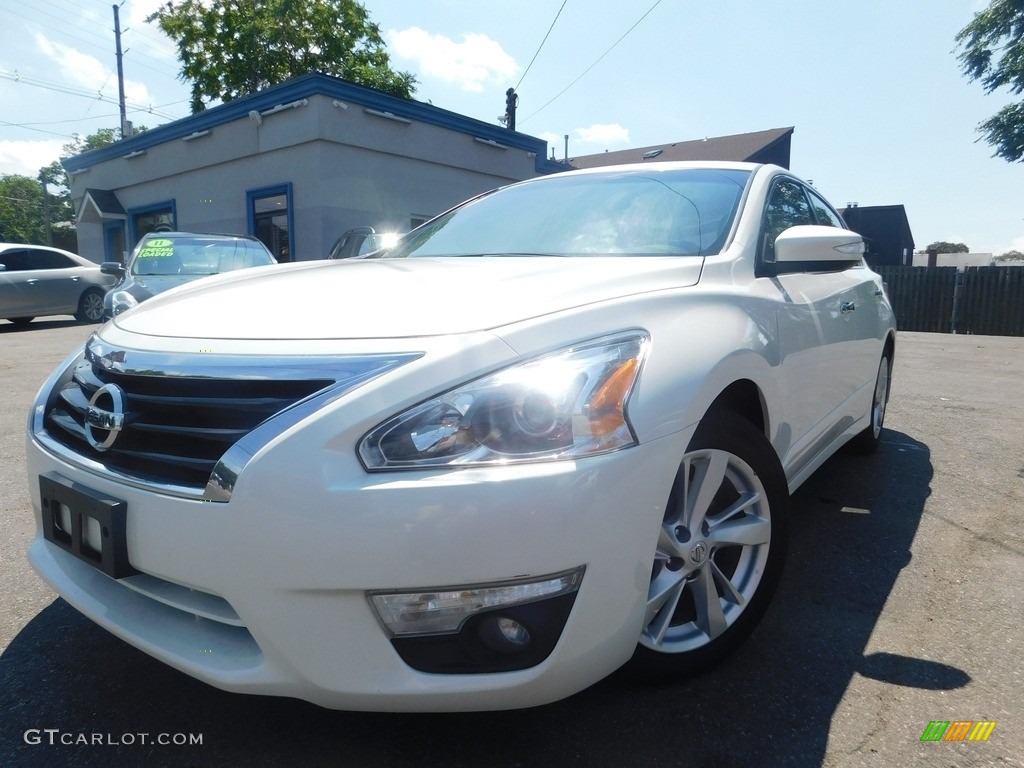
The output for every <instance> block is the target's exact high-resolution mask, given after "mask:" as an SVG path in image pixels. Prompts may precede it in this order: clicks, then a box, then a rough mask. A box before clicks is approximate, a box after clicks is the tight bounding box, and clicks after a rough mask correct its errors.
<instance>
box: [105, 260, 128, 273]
mask: <svg viewBox="0 0 1024 768" xmlns="http://www.w3.org/2000/svg"><path fill="white" fill-rule="evenodd" d="M100 272H102V273H103V274H104V275H114V276H115V277H124V264H122V263H121V262H119V261H104V262H103V263H102V264H100Z"/></svg>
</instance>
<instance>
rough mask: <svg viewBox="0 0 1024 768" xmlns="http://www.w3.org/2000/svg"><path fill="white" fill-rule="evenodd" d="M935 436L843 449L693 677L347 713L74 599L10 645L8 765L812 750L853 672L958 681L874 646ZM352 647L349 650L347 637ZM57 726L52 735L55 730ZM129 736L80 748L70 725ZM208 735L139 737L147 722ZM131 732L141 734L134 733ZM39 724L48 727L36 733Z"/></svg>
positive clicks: (807, 490)
mask: <svg viewBox="0 0 1024 768" xmlns="http://www.w3.org/2000/svg"><path fill="white" fill-rule="evenodd" d="M931 479H932V465H931V461H930V453H929V450H928V448H927V446H925V445H923V444H922V443H920V442H918V441H916V440H914V439H913V438H912V437H910V436H908V435H906V434H903V433H900V432H894V431H891V430H886V431H885V433H884V435H883V441H882V444H881V446H880V447H879V449H878V451H877V453H875V454H874V455H872V456H870V457H859V456H853V455H851V454H847V453H840V454H839V455H837V456H835V457H833V458H832V459H831V460H830V461H829V462H828V463H826V464H825V465H824V466H823V467H822V468H821V469H820V470H818V472H817V473H815V475H814V476H813V477H811V478H810V480H808V481H807V483H805V485H804V486H803V487H802V488H801V489H800V490H799V491H798V492H797V493H796V494H795V495H794V498H793V509H792V525H791V530H792V538H791V543H790V551H789V560H788V563H787V566H786V571H785V574H784V576H783V579H782V583H781V584H780V586H779V591H778V594H777V595H776V598H775V601H774V602H773V604H772V606H771V607H770V608H769V610H768V613H767V615H766V616H765V619H764V621H763V622H762V623H761V625H760V626H759V627H758V629H757V630H756V631H755V632H754V634H753V635H752V637H751V638H750V639H749V640H748V641H747V643H746V644H745V645H744V646H743V647H742V648H741V649H740V650H739V651H738V652H737V653H736V654H734V655H733V656H732V657H731V658H730V659H728V660H727V661H725V662H724V663H723V664H721V665H720V666H718V667H716V668H714V669H712V670H709V671H708V672H707V673H705V674H703V675H701V676H699V677H697V678H693V679H689V680H684V681H679V682H666V683H664V684H661V685H653V686H652V685H643V686H641V685H635V684H632V683H630V682H628V681H624V680H622V679H619V678H613V679H611V680H608V681H605V682H602V683H599V684H598V685H595V686H593V687H592V688H590V689H589V690H587V691H584V692H583V693H581V694H578V695H576V696H574V697H572V698H570V699H567V700H565V701H561V702H557V703H555V704H551V705H548V706H544V707H537V708H534V709H530V710H522V711H512V712H492V713H466V714H444V715H409V714H403V715H388V714H366V713H348V712H333V711H329V710H324V709H321V708H319V707H315V706H313V705H311V704H307V703H305V702H300V701H294V700H290V699H278V698H272V697H253V696H242V695H235V694H230V693H225V692H222V691H219V690H216V689H213V688H210V687H208V686H206V685H204V684H202V683H199V682H197V681H195V680H192V679H191V678H189V677H187V676H185V675H183V674H180V673H178V672H176V671H174V670H172V669H170V668H168V667H166V666H164V665H163V664H160V663H159V662H157V661H155V660H153V659H151V658H149V657H148V656H146V655H144V654H142V653H141V652H139V651H136V650H135V649H134V648H131V647H130V646H128V645H126V644H124V643H122V642H121V641H120V640H118V639H116V638H115V637H113V636H112V635H110V634H108V633H107V632H105V631H104V630H102V629H100V628H99V627H97V626H96V625H94V624H92V622H90V621H89V620H87V619H85V618H84V617H82V616H81V615H80V614H78V613H77V612H76V611H75V610H74V609H72V608H71V607H70V606H69V605H67V604H66V603H65V602H64V601H62V600H56V601H55V602H54V603H53V604H51V605H50V606H48V607H47V608H46V609H45V610H43V611H42V612H40V613H39V614H38V615H37V616H36V617H35V618H34V619H33V620H32V621H31V622H30V623H29V624H28V625H27V626H26V627H25V628H24V629H23V630H22V631H21V632H20V633H19V634H18V636H17V637H16V638H15V639H14V640H13V642H12V643H11V645H10V646H9V647H8V648H7V650H6V651H5V652H4V653H3V655H2V656H0V709H2V711H3V713H4V715H3V718H2V722H0V764H3V765H5V766H13V765H26V766H34V765H50V764H61V765H76V766H86V765H115V764H116V765H119V766H133V765H145V766H147V768H155V767H156V766H165V765H167V766H177V765H195V766H199V765H246V766H278V765H304V766H358V767H359V768H364V767H372V766H435V765H436V766H445V768H456V767H457V766H466V767H467V768H477V767H478V766H523V767H529V766H567V765H586V766H634V765H643V766H722V767H723V768H724V767H725V766H738V765H743V766H762V765H763V766H815V765H821V764H822V763H823V762H824V760H825V753H826V749H827V744H828V738H829V731H830V728H831V726H832V719H833V715H834V713H835V711H836V708H837V706H838V705H839V703H840V701H841V700H842V697H843V695H844V692H845V691H846V690H847V688H848V686H849V684H850V680H851V678H852V677H853V675H854V674H859V675H863V676H866V677H870V678H873V679H875V680H880V681H883V682H885V683H887V684H891V685H897V686H912V687H919V688H929V689H952V688H958V687H960V686H963V685H965V684H966V683H967V682H968V681H969V678H968V677H967V675H966V674H965V673H963V672H962V671H960V670H957V669H955V668H952V667H948V666H946V665H942V664H936V663H934V662H929V661H926V660H919V659H912V658H906V657H902V656H897V655H894V654H888V653H872V654H868V655H865V648H866V647H867V643H868V639H869V637H870V636H871V633H872V630H873V629H874V627H875V624H876V622H877V620H878V617H879V615H880V614H881V611H882V608H883V606H884V605H885V603H886V600H887V598H888V596H889V594H890V592H891V590H892V588H893V585H894V584H895V582H896V579H897V578H898V577H899V575H900V571H901V570H902V569H903V568H904V567H905V566H906V565H907V564H908V563H909V561H910V557H911V555H910V552H911V545H912V542H913V540H914V536H915V534H916V531H917V528H918V524H919V522H920V518H921V515H922V512H923V509H924V505H925V501H926V499H927V498H928V496H929V494H930V485H931ZM339 653H344V648H339ZM30 729H35V730H37V731H42V730H43V729H59V731H60V734H57V741H56V743H55V744H53V745H50V744H49V742H48V741H47V738H48V736H47V734H45V733H42V734H41V735H40V734H37V733H32V734H29V737H28V738H27V739H26V732H27V731H30ZM81 733H84V734H87V736H88V737H90V738H95V736H92V734H101V735H102V736H103V737H107V740H108V741H111V740H113V741H115V742H116V741H120V742H121V744H122V745H121V746H109V745H103V746H65V745H62V744H61V743H60V739H62V738H63V739H65V740H68V738H69V737H66V736H63V734H71V735H72V736H74V737H76V738H77V737H78V734H81ZM142 733H145V734H149V736H148V737H147V739H149V738H155V737H156V735H157V734H190V735H192V734H201V737H202V744H201V745H192V746H169V745H168V746H164V745H156V744H152V743H149V744H142V743H140V741H141V740H140V738H139V737H138V736H137V734H142ZM124 734H134V735H135V736H133V737H132V740H133V741H134V742H135V743H134V744H131V745H126V741H127V740H126V739H124V738H123V735H124ZM36 738H38V739H39V741H40V742H41V743H36V744H33V743H27V742H31V741H34V740H35V739H36Z"/></svg>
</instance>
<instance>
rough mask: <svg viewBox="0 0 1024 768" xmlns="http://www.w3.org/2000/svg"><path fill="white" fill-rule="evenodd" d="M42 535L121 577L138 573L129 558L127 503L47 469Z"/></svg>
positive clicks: (41, 492) (42, 484) (43, 480)
mask: <svg viewBox="0 0 1024 768" xmlns="http://www.w3.org/2000/svg"><path fill="white" fill-rule="evenodd" d="M39 496H40V500H41V501H42V509H43V538H45V539H46V540H47V541H49V542H52V543H53V544H56V545H57V546H58V547H60V548H61V549H63V550H64V551H66V552H70V553H71V554H72V555H74V556H75V557H77V558H78V559H80V560H82V561H84V562H86V563H88V564H89V565H91V566H93V567H94V568H96V569H98V570H100V571H102V572H103V573H105V574H107V575H108V576H110V577H111V578H114V579H121V578H124V577H125V576H131V575H133V574H136V573H138V571H137V570H135V568H133V567H132V564H131V563H130V562H129V560H128V538H127V534H126V528H127V519H128V503H127V502H125V501H122V500H120V499H115V498H111V497H108V496H105V495H104V494H101V493H98V492H97V491H94V490H92V489H90V488H86V487H85V486H83V485H80V484H79V483H75V482H72V481H71V480H68V479H67V478H65V477H61V476H60V475H58V474H56V473H53V472H47V473H45V474H42V475H40V476H39Z"/></svg>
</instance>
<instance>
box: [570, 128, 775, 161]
mask: <svg viewBox="0 0 1024 768" xmlns="http://www.w3.org/2000/svg"><path fill="white" fill-rule="evenodd" d="M793 130H794V129H793V127H789V128H772V129H771V130H767V131H754V132H753V133H738V134H736V135H734V136H716V137H714V138H707V139H697V140H696V141H678V142H675V143H674V144H660V145H655V146H653V147H639V148H637V149H621V150H617V151H615V152H602V153H600V154H597V155H582V156H581V157H571V158H569V163H570V165H572V166H573V167H574V168H600V167H603V166H606V165H619V164H620V163H642V162H645V161H647V160H652V161H658V162H664V161H670V160H729V161H739V162H751V163H775V164H776V165H781V166H782V167H783V168H789V149H790V141H791V139H792V136H793Z"/></svg>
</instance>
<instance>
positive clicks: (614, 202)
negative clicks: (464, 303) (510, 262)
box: [386, 168, 750, 258]
mask: <svg viewBox="0 0 1024 768" xmlns="http://www.w3.org/2000/svg"><path fill="white" fill-rule="evenodd" d="M749 177H750V172H749V171H746V170H731V169H729V170H724V169H710V168H699V169H698V168H687V169H678V170H653V169H652V170H646V169H645V170H642V171H609V172H607V173H600V174H580V175H576V174H566V175H564V176H557V175H556V176H549V177H546V178H544V179H542V180H538V181H536V182H529V183H526V184H519V185H514V186H511V187H506V188H505V189H501V190H498V191H496V192H494V193H492V194H489V195H485V196H484V197H481V198H478V199H477V200H474V201H472V202H470V203H468V204H466V205H464V206H462V207H460V208H457V209H455V210H454V211H451V212H449V213H448V214H445V215H443V216H441V217H439V218H437V219H435V220H434V221H431V222H429V223H428V224H426V225H424V226H422V227H420V228H419V229H417V230H415V231H414V232H413V233H411V234H410V235H407V236H406V237H405V238H404V239H403V240H402V242H401V243H399V245H398V246H397V247H395V248H393V249H391V250H390V251H388V252H387V254H386V257H388V258H405V257H421V256H518V255H549V256H602V255H615V256H618V255H623V256H625V255H636V256H647V255H656V254H672V255H684V256H685V255H703V254H708V253H716V252H718V251H719V250H720V249H721V248H722V246H723V244H724V243H725V239H726V237H728V234H729V230H730V229H731V227H732V221H733V218H734V217H735V215H736V210H737V208H738V207H739V201H740V198H741V196H742V194H743V190H744V188H745V187H746V184H747V180H748V179H749Z"/></svg>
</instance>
